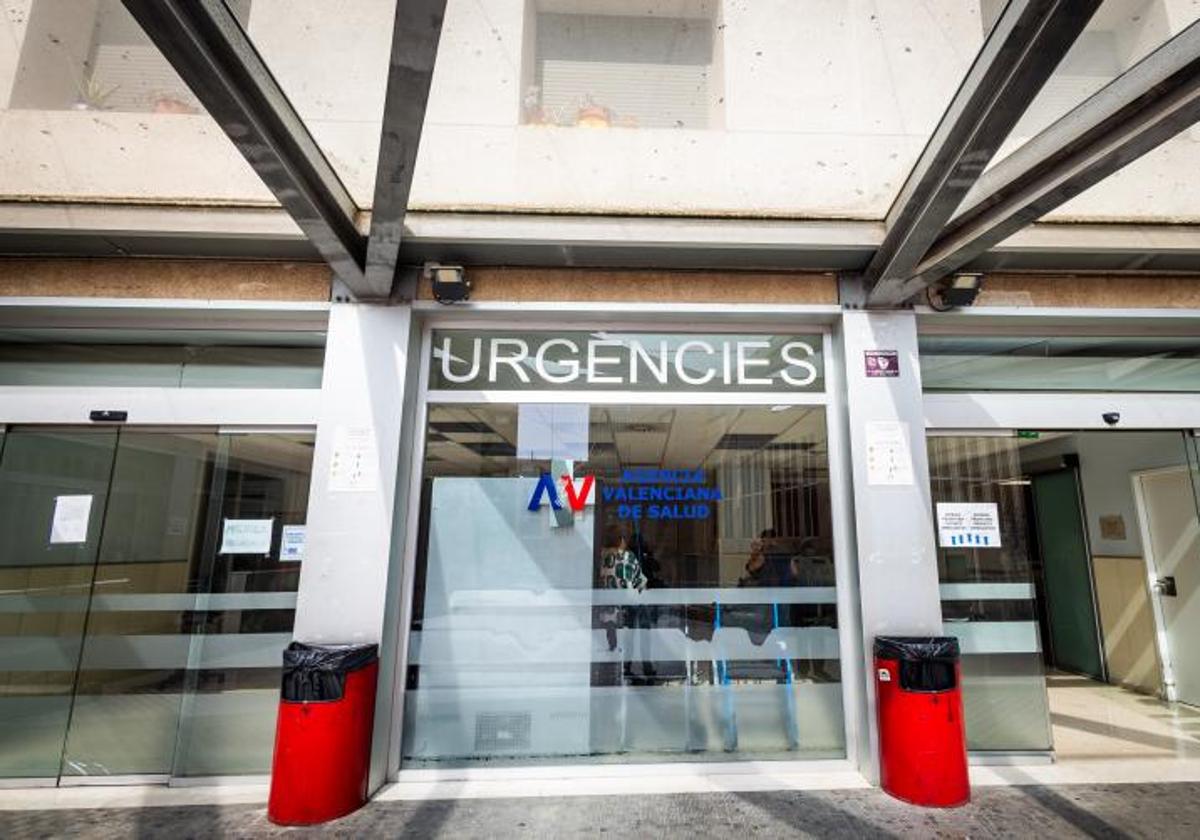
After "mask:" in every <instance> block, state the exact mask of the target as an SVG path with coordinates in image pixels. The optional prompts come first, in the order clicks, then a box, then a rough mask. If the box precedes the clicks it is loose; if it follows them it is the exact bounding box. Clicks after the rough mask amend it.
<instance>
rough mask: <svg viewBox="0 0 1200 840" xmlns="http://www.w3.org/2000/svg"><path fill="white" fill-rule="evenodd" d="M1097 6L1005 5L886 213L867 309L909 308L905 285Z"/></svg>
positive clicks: (1086, 2) (1083, 1)
mask: <svg viewBox="0 0 1200 840" xmlns="http://www.w3.org/2000/svg"><path fill="white" fill-rule="evenodd" d="M1099 5H1100V0H1009V3H1008V4H1007V5H1006V6H1005V7H1004V10H1003V11H1002V12H1001V14H1000V17H999V18H998V19H997V20H996V23H995V25H993V27H992V29H991V31H990V32H989V33H988V36H987V38H986V39H985V40H984V43H983V46H982V47H981V48H980V51H979V55H978V56H976V58H975V61H974V63H973V64H972V65H971V68H970V69H969V70H968V71H967V75H966V77H965V78H964V79H963V82H962V84H961V85H960V86H959V89H958V91H957V92H956V93H955V94H954V97H953V98H952V99H951V101H950V105H949V106H948V107H947V109H946V113H945V114H944V115H943V116H942V119H941V121H940V122H939V123H938V126H937V128H935V129H934V131H933V134H932V136H931V137H930V139H929V142H928V144H926V146H925V149H924V151H923V152H922V153H921V156H920V158H918V160H917V164H916V166H914V167H913V170H912V172H911V173H910V174H909V176H908V179H907V180H906V181H905V183H904V186H903V187H902V188H901V190H900V194H899V196H898V197H897V198H896V201H895V202H894V203H893V205H892V209H891V211H890V212H889V213H888V218H887V233H886V235H885V236H884V241H883V244H882V245H881V246H880V248H879V250H878V251H877V252H876V254H875V256H874V258H873V259H872V260H871V263H870V265H869V266H868V268H867V271H866V272H865V275H864V281H865V283H866V287H867V290H868V296H867V302H868V305H869V306H873V307H888V306H896V305H899V304H901V303H903V302H904V301H905V300H906V298H907V297H908V295H907V294H905V291H904V289H905V284H906V281H908V280H909V278H910V277H911V276H912V273H913V272H914V271H915V270H916V267H917V265H918V264H919V263H920V262H921V260H922V259H923V258H924V257H925V255H926V253H927V252H928V251H929V248H930V246H932V245H933V243H934V241H935V240H936V239H937V238H938V236H939V235H940V233H941V232H942V228H943V227H944V226H945V224H946V222H947V221H949V219H950V217H951V216H952V215H953V214H954V211H955V210H957V209H958V207H959V205H960V204H961V202H962V200H963V197H964V196H965V195H966V194H967V191H968V190H969V189H970V188H971V185H972V184H974V183H975V181H976V179H977V178H979V176H980V174H981V173H982V172H983V170H984V168H985V167H986V166H987V165H988V163H989V162H990V161H991V159H992V157H993V156H994V155H995V153H996V150H997V149H998V148H999V147H1000V144H1001V143H1003V142H1004V140H1005V138H1007V137H1008V135H1009V133H1010V132H1011V131H1012V128H1013V126H1014V125H1016V123H1017V121H1018V120H1019V119H1020V118H1021V115H1022V114H1023V113H1024V112H1025V109H1026V108H1027V107H1028V105H1029V103H1030V102H1031V101H1032V100H1033V98H1034V97H1035V96H1036V95H1037V93H1038V91H1039V90H1041V88H1042V85H1043V84H1045V82H1046V80H1047V79H1048V78H1049V77H1050V74H1051V73H1053V72H1054V68H1055V67H1056V66H1057V65H1058V63H1059V61H1060V60H1061V59H1062V57H1063V56H1064V55H1065V54H1066V52H1067V50H1068V49H1070V47H1071V44H1073V43H1074V42H1075V40H1076V38H1078V37H1079V34H1080V33H1081V32H1082V31H1083V29H1084V27H1085V26H1086V25H1087V22H1088V20H1089V19H1090V18H1091V16H1092V14H1093V13H1094V12H1095V10H1096V8H1097V7H1098V6H1099Z"/></svg>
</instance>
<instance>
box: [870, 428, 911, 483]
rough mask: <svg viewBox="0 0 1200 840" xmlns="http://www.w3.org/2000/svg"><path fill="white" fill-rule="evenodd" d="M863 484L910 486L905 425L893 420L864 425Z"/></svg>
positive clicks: (909, 459) (908, 450)
mask: <svg viewBox="0 0 1200 840" xmlns="http://www.w3.org/2000/svg"><path fill="white" fill-rule="evenodd" d="M866 431H867V435H866V437H867V484H870V485H874V486H889V485H891V486H901V485H911V484H912V483H913V464H912V452H911V450H910V449H909V446H908V424H907V423H901V422H899V421H895V420H871V421H869V422H868V423H867V429H866Z"/></svg>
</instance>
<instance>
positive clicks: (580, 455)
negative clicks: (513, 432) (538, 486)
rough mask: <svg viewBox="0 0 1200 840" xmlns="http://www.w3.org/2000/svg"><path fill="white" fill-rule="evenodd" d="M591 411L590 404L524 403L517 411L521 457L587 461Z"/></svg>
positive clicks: (518, 450) (518, 449) (519, 454)
mask: <svg viewBox="0 0 1200 840" xmlns="http://www.w3.org/2000/svg"><path fill="white" fill-rule="evenodd" d="M588 410H589V406H588V405H587V404H586V403H578V404H562V405H558V404H553V403H521V404H520V406H518V408H517V457H518V458H528V459H530V460H541V459H543V458H558V459H563V460H567V461H586V460H587V459H588V422H589V421H588Z"/></svg>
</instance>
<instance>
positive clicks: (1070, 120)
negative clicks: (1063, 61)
mask: <svg viewBox="0 0 1200 840" xmlns="http://www.w3.org/2000/svg"><path fill="white" fill-rule="evenodd" d="M1198 120H1200V22H1197V23H1193V24H1192V25H1191V26H1189V27H1188V28H1187V29H1185V30H1183V31H1182V32H1180V33H1179V34H1178V35H1176V36H1175V37H1174V38H1172V39H1171V40H1170V41H1168V42H1167V43H1166V44H1164V45H1163V46H1161V47H1159V48H1158V49H1157V50H1155V51H1154V52H1153V53H1151V54H1150V55H1149V56H1147V57H1146V58H1144V59H1143V60H1142V61H1140V62H1138V63H1137V64H1136V65H1134V66H1133V67H1132V68H1130V69H1129V70H1127V71H1126V72H1125V73H1123V74H1122V75H1120V76H1118V77H1117V78H1116V79H1115V80H1114V81H1112V82H1111V83H1110V84H1108V85H1107V86H1105V87H1104V88H1102V89H1101V90H1100V91H1098V92H1097V93H1096V94H1094V95H1093V96H1091V97H1090V98H1089V99H1087V100H1085V101H1084V102H1083V103H1081V104H1080V105H1079V106H1077V107H1076V108H1074V109H1073V110H1072V111H1070V112H1069V113H1067V114H1066V116H1064V117H1062V118H1061V119H1060V120H1058V121H1057V122H1055V123H1054V124H1052V125H1051V126H1050V127H1049V128H1047V129H1046V130H1045V131H1043V132H1042V133H1040V134H1039V135H1037V136H1036V137H1034V138H1033V139H1031V140H1030V141H1029V142H1027V143H1026V144H1025V145H1023V146H1021V147H1020V148H1019V149H1017V150H1016V151H1015V152H1013V153H1012V154H1011V155H1009V156H1008V157H1006V158H1005V159H1004V160H1002V161H1000V162H999V163H997V164H996V165H995V166H993V167H992V168H991V169H990V170H988V171H987V173H985V174H984V176H983V177H982V178H980V180H979V182H978V183H977V184H976V186H975V189H973V190H972V191H971V192H970V193H969V194H968V196H967V199H966V201H965V202H964V204H963V210H962V212H960V213H959V214H958V215H957V216H955V217H954V219H953V220H951V222H950V224H949V225H948V226H947V228H946V231H945V232H944V233H943V234H942V236H941V237H940V238H939V239H938V241H937V242H936V243H935V244H934V246H933V248H932V249H931V250H930V252H929V254H928V256H927V258H926V259H925V260H924V261H922V263H921V265H920V266H918V268H917V270H916V272H915V273H914V276H913V278H912V279H911V280H909V281H908V282H907V283H906V284H905V285H904V286H903V287H902V289H901V294H905V295H912V294H914V293H916V292H918V291H920V290H921V289H922V288H924V287H927V286H929V285H931V284H933V283H936V282H937V281H938V280H940V279H941V278H943V277H945V276H946V275H947V274H949V273H951V272H953V271H955V270H956V269H958V268H960V267H962V266H964V265H966V264H967V263H968V262H970V261H971V260H973V259H975V258H976V257H977V256H979V255H981V254H982V253H983V252H985V251H987V250H988V249H989V248H991V247H992V246H993V245H996V244H998V243H1000V242H1002V241H1003V240H1005V239H1007V238H1008V237H1009V236H1011V235H1012V234H1014V233H1016V232H1017V231H1018V230H1020V229H1021V228H1023V227H1025V226H1026V225H1028V224H1030V223H1031V222H1033V221H1034V220H1036V219H1038V218H1039V217H1041V216H1043V215H1044V214H1046V213H1048V212H1049V211H1051V210H1053V209H1054V208H1056V207H1058V206H1059V205H1061V204H1063V203H1064V202H1066V201H1069V200H1070V199H1072V198H1074V197H1075V196H1077V195H1079V194H1080V193H1081V192H1083V191H1084V190H1086V189H1087V188H1088V187H1090V186H1092V185H1093V184H1095V183H1097V182H1098V181H1100V180H1102V179H1104V178H1106V177H1108V176H1109V175H1111V174H1112V173H1113V172H1116V171H1117V170H1118V169H1120V168H1121V167H1123V166H1126V165H1127V164H1129V163H1130V162H1132V161H1134V160H1136V159H1137V158H1139V157H1141V156H1142V155H1144V154H1146V153H1147V152H1149V151H1150V150H1151V149H1154V148H1156V147H1157V146H1159V145H1161V144H1162V143H1164V142H1166V141H1167V140H1169V139H1170V138H1172V137H1174V136H1175V135H1176V134H1178V133H1179V132H1181V131H1183V130H1184V129H1186V128H1187V127H1188V126H1191V125H1193V124H1194V123H1196V122H1197V121H1198ZM1180 177H1187V176H1186V175H1184V174H1183V173H1180Z"/></svg>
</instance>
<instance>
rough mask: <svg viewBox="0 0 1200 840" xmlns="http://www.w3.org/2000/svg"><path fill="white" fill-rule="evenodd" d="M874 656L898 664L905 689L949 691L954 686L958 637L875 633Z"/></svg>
mask: <svg viewBox="0 0 1200 840" xmlns="http://www.w3.org/2000/svg"><path fill="white" fill-rule="evenodd" d="M875 656H876V657H877V658H879V659H893V660H896V661H897V662H899V663H900V687H901V688H902V689H904V690H905V691H922V692H939V691H950V690H952V689H953V688H954V687H955V686H956V685H957V680H956V679H955V668H954V666H955V664H957V662H958V639H956V638H954V637H953V636H876V637H875Z"/></svg>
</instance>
